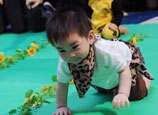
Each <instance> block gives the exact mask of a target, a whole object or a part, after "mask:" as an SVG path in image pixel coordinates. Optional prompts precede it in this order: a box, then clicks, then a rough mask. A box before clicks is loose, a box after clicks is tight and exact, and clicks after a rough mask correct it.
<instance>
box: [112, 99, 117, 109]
mask: <svg viewBox="0 0 158 115" xmlns="http://www.w3.org/2000/svg"><path fill="white" fill-rule="evenodd" d="M116 104H117V101H115V100H113V102H112V106H113V108H114V109H115V107H116Z"/></svg>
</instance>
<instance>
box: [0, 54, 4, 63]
mask: <svg viewBox="0 0 158 115" xmlns="http://www.w3.org/2000/svg"><path fill="white" fill-rule="evenodd" d="M4 61H5V57H4V56H3V53H2V52H0V64H1V63H3V62H4Z"/></svg>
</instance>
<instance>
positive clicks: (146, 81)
mask: <svg viewBox="0 0 158 115" xmlns="http://www.w3.org/2000/svg"><path fill="white" fill-rule="evenodd" d="M143 79H144V81H145V85H146V88H147V89H148V90H149V88H150V84H151V80H149V79H147V78H146V77H143Z"/></svg>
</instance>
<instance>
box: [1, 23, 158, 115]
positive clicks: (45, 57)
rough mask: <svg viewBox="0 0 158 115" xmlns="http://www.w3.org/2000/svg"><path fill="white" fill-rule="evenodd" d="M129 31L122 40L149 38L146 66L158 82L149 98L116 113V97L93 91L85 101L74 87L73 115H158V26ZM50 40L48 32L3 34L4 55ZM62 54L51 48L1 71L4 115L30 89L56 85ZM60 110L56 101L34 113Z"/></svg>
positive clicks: (71, 92) (70, 103)
mask: <svg viewBox="0 0 158 115" xmlns="http://www.w3.org/2000/svg"><path fill="white" fill-rule="evenodd" d="M125 26H127V27H128V28H129V33H128V35H126V36H121V39H125V40H128V39H129V38H130V35H131V34H134V33H135V34H138V33H141V34H148V35H150V37H149V38H145V40H144V41H142V42H139V43H138V46H140V48H141V51H142V53H143V55H144V57H145V60H146V67H147V68H148V70H149V71H150V72H151V73H152V75H153V77H154V78H155V79H156V80H155V81H153V82H152V85H151V89H150V91H149V95H148V97H147V98H145V99H143V100H141V101H135V102H131V103H130V107H129V108H127V107H126V108H125V109H123V110H119V111H117V110H114V109H113V108H112V103H111V100H112V97H111V96H109V95H106V96H104V95H100V94H98V93H97V92H96V91H95V90H94V89H92V88H91V89H90V90H89V91H88V93H87V94H86V97H85V98H84V99H79V98H78V95H77V93H76V89H75V87H74V85H71V86H70V89H69V96H68V100H69V101H68V106H69V107H70V108H71V109H72V113H73V115H150V114H151V115H158V110H157V106H158V99H157V95H158V76H157V75H158V71H157V65H158V61H157V59H158V51H157V50H158V31H157V28H158V24H148V25H147V24H146V25H125ZM38 40H40V41H41V40H43V41H45V40H46V34H45V32H41V33H31V32H28V33H24V34H2V35H0V52H3V53H4V56H5V57H7V56H9V55H13V54H15V50H16V49H19V48H20V49H26V48H27V46H28V45H29V44H30V42H32V41H38ZM58 58H59V56H58V54H57V52H56V50H55V49H54V48H53V47H49V46H47V47H46V48H43V49H41V50H40V51H39V52H37V53H36V55H35V56H32V57H31V56H30V57H27V58H26V59H24V60H20V61H18V62H17V63H15V64H14V65H12V66H11V67H9V68H6V69H3V70H0V115H8V112H9V110H11V109H14V108H16V107H18V106H19V105H22V104H23V101H24V99H25V97H24V95H25V92H26V91H27V90H29V89H34V91H38V92H39V90H40V88H41V87H43V86H44V85H45V84H46V85H49V84H54V85H55V83H53V82H52V81H51V76H52V75H55V74H56V68H57V63H58ZM55 110H56V105H55V99H53V100H52V103H51V104H44V106H42V107H41V108H40V109H38V110H37V111H35V112H34V115H51V114H52V113H53V112H55Z"/></svg>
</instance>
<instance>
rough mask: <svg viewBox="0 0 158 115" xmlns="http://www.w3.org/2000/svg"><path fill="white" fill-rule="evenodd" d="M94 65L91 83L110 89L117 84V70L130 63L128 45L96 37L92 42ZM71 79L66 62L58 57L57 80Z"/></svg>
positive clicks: (65, 81) (64, 81)
mask: <svg viewBox="0 0 158 115" xmlns="http://www.w3.org/2000/svg"><path fill="white" fill-rule="evenodd" d="M94 48H95V67H94V73H93V80H92V82H91V84H93V85H96V86H98V87H101V88H105V89H111V88H114V87H116V86H118V84H119V72H120V71H121V70H122V69H123V68H124V67H125V66H126V65H129V64H130V61H131V52H130V49H129V48H128V46H127V45H126V44H125V43H123V42H119V41H109V40H105V39H102V38H97V40H96V41H95V43H94ZM71 79H72V75H71V73H70V70H69V67H68V63H67V62H65V61H64V60H62V59H61V58H60V59H59V64H58V71H57V80H58V81H59V82H61V83H67V82H69V81H70V80H71Z"/></svg>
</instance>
